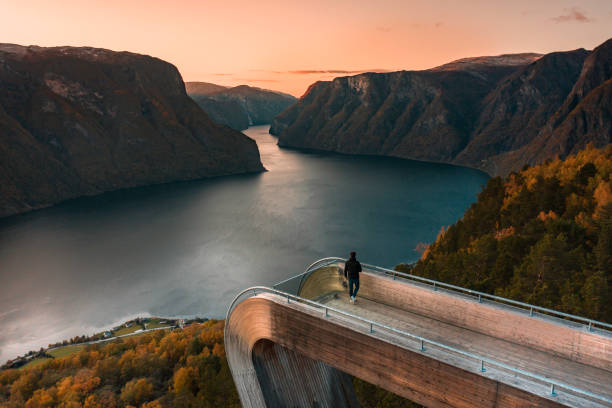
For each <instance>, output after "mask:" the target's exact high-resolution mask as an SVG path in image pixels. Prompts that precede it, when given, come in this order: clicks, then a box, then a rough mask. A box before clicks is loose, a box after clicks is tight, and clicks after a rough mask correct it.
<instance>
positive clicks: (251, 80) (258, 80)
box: [233, 78, 280, 82]
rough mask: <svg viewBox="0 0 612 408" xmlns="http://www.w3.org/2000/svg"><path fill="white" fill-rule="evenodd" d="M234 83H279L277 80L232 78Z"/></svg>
mask: <svg viewBox="0 0 612 408" xmlns="http://www.w3.org/2000/svg"><path fill="white" fill-rule="evenodd" d="M233 79H234V80H236V81H244V82H280V81H279V80H278V79H257V78H233Z"/></svg>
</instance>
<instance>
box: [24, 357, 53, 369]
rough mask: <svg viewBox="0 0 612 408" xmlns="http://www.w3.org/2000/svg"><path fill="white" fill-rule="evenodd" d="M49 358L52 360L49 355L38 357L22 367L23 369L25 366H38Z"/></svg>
mask: <svg viewBox="0 0 612 408" xmlns="http://www.w3.org/2000/svg"><path fill="white" fill-rule="evenodd" d="M48 360H51V359H50V358H49V357H38V358H35V359H33V360H32V361H29V362H28V363H27V364H25V365H23V366H21V367H20V368H22V369H23V368H32V367H36V366H39V365H41V364H42V363H44V362H45V361H48Z"/></svg>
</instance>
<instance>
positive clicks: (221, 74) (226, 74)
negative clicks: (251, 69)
mask: <svg viewBox="0 0 612 408" xmlns="http://www.w3.org/2000/svg"><path fill="white" fill-rule="evenodd" d="M213 75H216V76H230V75H234V74H228V73H218V74H213Z"/></svg>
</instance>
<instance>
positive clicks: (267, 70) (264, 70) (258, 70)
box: [249, 69, 284, 74]
mask: <svg viewBox="0 0 612 408" xmlns="http://www.w3.org/2000/svg"><path fill="white" fill-rule="evenodd" d="M249 71H250V72H267V73H270V74H284V72H283V71H273V70H270V69H249Z"/></svg>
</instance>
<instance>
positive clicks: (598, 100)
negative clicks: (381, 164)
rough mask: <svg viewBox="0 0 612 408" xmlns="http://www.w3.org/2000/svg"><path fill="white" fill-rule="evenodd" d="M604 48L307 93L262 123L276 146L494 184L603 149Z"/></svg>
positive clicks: (453, 66) (607, 97)
mask: <svg viewBox="0 0 612 408" xmlns="http://www.w3.org/2000/svg"><path fill="white" fill-rule="evenodd" d="M611 73H612V39H610V40H608V41H606V42H604V43H603V44H601V45H600V46H598V47H597V48H595V49H594V50H593V51H590V52H589V51H586V50H584V49H579V50H574V51H567V52H554V53H550V54H545V55H540V54H533V53H525V54H510V55H500V56H492V57H477V58H465V59H461V60H457V61H454V62H451V63H449V64H445V65H442V66H440V67H436V68H432V69H428V70H423V71H399V72H391V73H364V74H360V75H355V76H348V77H340V78H335V79H334V80H332V81H320V82H316V83H314V84H313V85H312V86H311V87H310V88H309V89H308V91H307V92H306V94H305V95H304V96H303V97H302V98H301V99H300V100H299V101H298V102H297V103H296V104H294V105H293V106H291V107H290V108H288V109H286V110H285V111H284V112H282V113H281V114H279V115H278V116H277V117H276V118H274V120H273V121H272V126H271V128H270V133H272V134H274V135H277V136H278V138H279V141H278V143H279V145H280V146H287V147H297V148H309V149H317V150H327V151H335V152H340V153H347V154H372V155H388V156H396V157H402V158H407V159H416V160H424V161H434V162H444V163H453V164H460V165H465V166H470V167H475V168H479V169H482V170H484V171H486V172H488V173H489V174H491V175H504V174H507V173H509V172H510V171H513V170H518V169H520V168H522V167H523V166H524V165H525V164H530V165H533V164H537V163H540V162H543V161H545V160H547V159H551V158H554V157H565V156H567V155H568V154H571V153H575V152H576V151H578V150H580V149H582V148H584V147H585V146H586V145H587V144H589V143H593V144H594V145H595V146H603V145H606V144H608V143H610V142H612V126H611V123H612V119H611V118H612V114H611V113H612V112H611V110H612V95H611V87H612V82H611V77H612V75H611Z"/></svg>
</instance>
